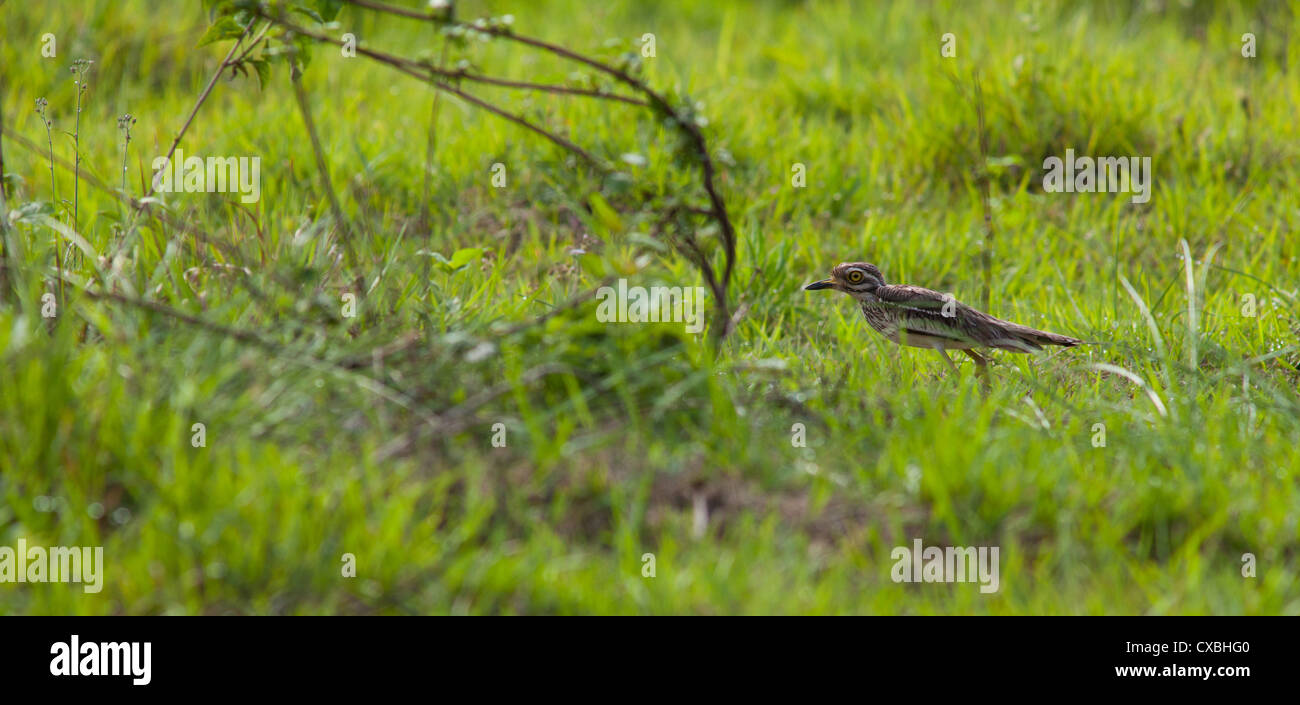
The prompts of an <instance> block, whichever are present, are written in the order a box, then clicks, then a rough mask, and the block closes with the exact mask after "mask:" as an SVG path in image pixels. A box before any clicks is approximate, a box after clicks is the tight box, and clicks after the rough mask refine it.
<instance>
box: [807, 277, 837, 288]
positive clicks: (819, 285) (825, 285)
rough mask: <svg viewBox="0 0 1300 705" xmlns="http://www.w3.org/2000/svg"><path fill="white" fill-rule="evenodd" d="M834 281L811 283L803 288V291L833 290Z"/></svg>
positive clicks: (824, 280) (825, 280) (826, 280)
mask: <svg viewBox="0 0 1300 705" xmlns="http://www.w3.org/2000/svg"><path fill="white" fill-rule="evenodd" d="M834 288H835V280H834V279H823V280H821V281H819V282H813V283H811V284H809V285H808V286H805V287H804V288H803V290H804V291H817V290H818V289H834Z"/></svg>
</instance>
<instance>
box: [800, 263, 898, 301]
mask: <svg viewBox="0 0 1300 705" xmlns="http://www.w3.org/2000/svg"><path fill="white" fill-rule="evenodd" d="M884 283H885V278H884V277H882V276H881V275H880V270H879V269H877V268H876V265H874V264H869V263H867V262H842V263H840V264H837V265H835V267H834V268H833V269H831V277H830V279H823V280H821V281H819V282H813V283H811V284H809V285H808V286H805V287H804V290H806V291H817V290H818V289H834V290H836V291H842V292H844V293H846V294H848V295H849V296H852V297H853V298H861V297H863V296H869V295H871V294H873V293H874V292H875V291H876V287H878V286H881V285H883V284H884Z"/></svg>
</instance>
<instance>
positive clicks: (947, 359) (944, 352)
mask: <svg viewBox="0 0 1300 705" xmlns="http://www.w3.org/2000/svg"><path fill="white" fill-rule="evenodd" d="M935 350H938V351H939V354H940V355H942V356H943V361H944V362H946V363H948V367H949V369H951V370H952V373H953V375H958V374H961V373H960V372H958V371H957V366H956V365H954V364H952V358H951V357H948V351H947V350H944V349H943V348H935Z"/></svg>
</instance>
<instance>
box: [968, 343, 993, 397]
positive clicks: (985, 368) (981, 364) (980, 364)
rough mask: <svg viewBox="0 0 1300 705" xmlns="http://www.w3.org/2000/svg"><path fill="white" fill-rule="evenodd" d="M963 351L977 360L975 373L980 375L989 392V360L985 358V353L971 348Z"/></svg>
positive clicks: (985, 389)
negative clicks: (982, 353) (981, 353)
mask: <svg viewBox="0 0 1300 705" xmlns="http://www.w3.org/2000/svg"><path fill="white" fill-rule="evenodd" d="M962 352H964V353H966V354H967V355H969V356H970V359H972V360H974V361H975V373H976V374H977V375H979V378H980V383H981V384H982V385H983V387H984V391H985V392H987V391H988V390H989V361H988V360H985V359H984V356H983V355H980V354H979V353H977V352H975V351H974V350H971V349H969V348H967V349H966V350H963V351H962Z"/></svg>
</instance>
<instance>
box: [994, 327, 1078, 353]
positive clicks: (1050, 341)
mask: <svg viewBox="0 0 1300 705" xmlns="http://www.w3.org/2000/svg"><path fill="white" fill-rule="evenodd" d="M1007 332H1008V333H1010V334H1011V338H1012V340H1010V341H1007V342H1008V343H1009V345H1008V346H1006V348H1005V349H1007V350H1014V349H1020V350H1023V349H1024V348H1022V347H1021V345H1017V343H1020V344H1022V345H1023V346H1024V347H1027V348H1029V349H1031V350H1041V349H1042V347H1043V346H1044V345H1060V346H1061V347H1065V348H1072V347H1074V346H1076V345H1079V344H1080V343H1082V342H1083V341H1082V340H1079V339H1078V338H1071V337H1070V336H1068V335H1057V334H1056V333H1048V332H1047V331H1045V330H1038V329H1037V328H1030V327H1029V326H1022V325H1017V324H1014V323H1013V324H1011V325H1009V326H1007ZM998 347H1003V346H998Z"/></svg>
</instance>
